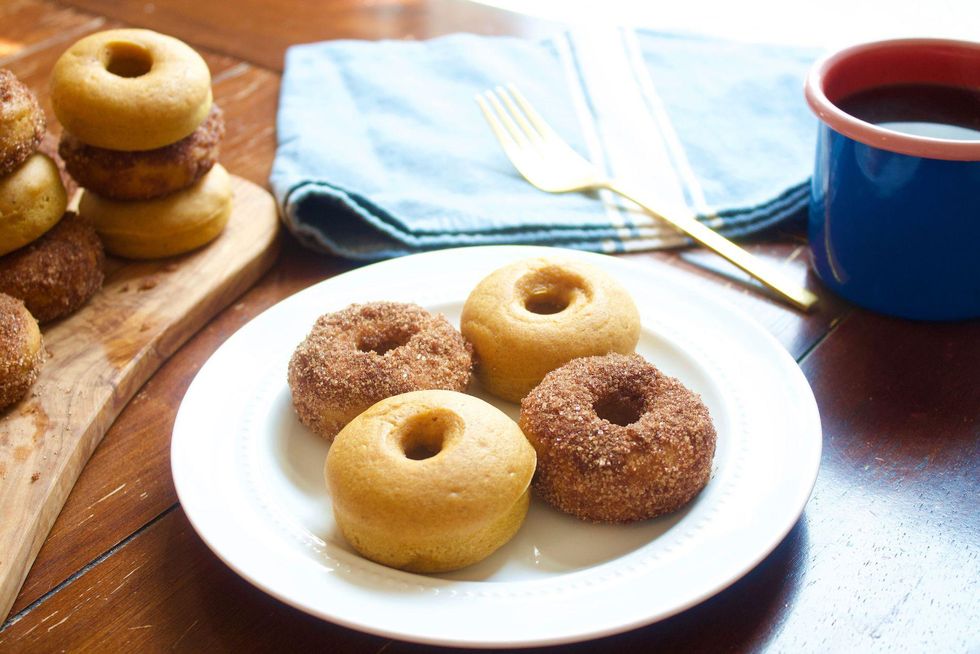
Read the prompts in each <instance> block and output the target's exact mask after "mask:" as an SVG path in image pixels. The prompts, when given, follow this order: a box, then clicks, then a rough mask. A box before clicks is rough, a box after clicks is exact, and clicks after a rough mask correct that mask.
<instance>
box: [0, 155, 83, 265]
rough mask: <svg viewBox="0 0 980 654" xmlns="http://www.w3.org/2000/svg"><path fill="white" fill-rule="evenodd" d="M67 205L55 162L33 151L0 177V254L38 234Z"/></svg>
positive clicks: (38, 236)
mask: <svg viewBox="0 0 980 654" xmlns="http://www.w3.org/2000/svg"><path fill="white" fill-rule="evenodd" d="M67 206H68V195H67V194H66V193H65V187H64V185H63V184H62V183H61V174H60V173H59V172H58V166H56V165H55V163H54V161H53V160H52V159H51V158H50V157H48V156H47V155H45V154H41V153H40V152H37V153H35V154H33V155H32V156H31V157H30V158H28V160H27V161H25V162H24V164H23V165H22V166H20V167H19V168H17V169H16V170H14V171H13V172H12V173H10V174H9V175H7V176H6V177H0V255H3V254H7V253H8V252H12V251H14V250H16V249H17V248H21V247H24V246H25V245H27V244H28V243H30V242H31V241H34V240H36V239H38V238H40V236H41V235H42V234H44V233H45V232H46V231H48V230H49V229H51V228H52V227H54V226H55V224H57V222H58V221H59V220H60V219H61V216H62V215H64V213H65V207H67Z"/></svg>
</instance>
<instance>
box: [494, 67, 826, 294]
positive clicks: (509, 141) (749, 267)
mask: <svg viewBox="0 0 980 654" xmlns="http://www.w3.org/2000/svg"><path fill="white" fill-rule="evenodd" d="M476 101H477V102H478V103H479V105H480V109H481V110H482V111H483V116H484V117H485V118H486V119H487V122H488V123H490V127H491V129H493V133H494V135H496V137H497V140H498V141H499V142H500V145H501V146H502V147H503V149H504V152H505V153H506V154H507V157H508V158H509V159H510V161H511V163H513V164H514V167H515V168H517V170H518V172H520V173H521V175H523V176H524V178H525V179H526V180H527V181H529V182H530V183H531V184H533V185H534V186H536V187H537V188H539V189H541V190H542V191H547V192H548V193H569V192H572V191H590V190H596V189H608V190H610V191H612V192H613V193H616V194H618V195H621V196H623V197H625V198H627V199H629V200H632V201H633V202H635V203H636V204H638V205H640V206H641V207H643V209H645V210H646V211H648V212H650V213H651V214H652V215H654V216H656V217H657V218H660V219H661V220H663V221H665V222H667V223H668V224H670V225H672V226H674V227H675V228H677V229H679V230H680V231H682V232H684V233H685V234H687V235H688V236H690V237H691V238H692V239H694V240H695V241H697V242H698V243H700V244H701V245H704V246H705V247H707V248H709V249H711V250H714V251H715V252H716V253H718V254H720V255H721V256H722V257H724V258H725V259H727V260H728V261H730V262H732V263H733V264H735V265H736V266H738V267H739V268H741V269H742V270H744V271H745V272H747V273H748V274H750V275H751V276H752V277H754V278H756V279H757V280H759V281H760V282H762V283H763V284H764V285H766V286H767V287H769V288H771V289H772V290H774V291H775V292H777V293H778V294H780V295H781V296H783V297H784V298H786V300H788V301H789V302H790V303H791V304H793V305H794V306H796V307H799V308H800V309H803V310H804V311H806V310H809V309H810V308H811V307H812V306H813V304H814V303H815V302H816V301H817V296H816V295H814V294H813V293H811V292H810V291H808V290H807V289H805V288H802V287H800V286H796V285H795V284H791V283H788V282H785V281H783V280H780V279H778V278H776V277H774V276H773V275H772V273H771V272H769V271H767V270H765V269H764V267H763V266H762V264H761V263H760V261H759V260H758V259H756V258H755V257H754V256H752V255H751V254H749V253H748V252H746V251H745V250H743V249H742V248H740V247H738V246H737V245H735V244H734V243H732V242H731V241H729V240H728V239H726V238H725V237H724V236H722V235H721V234H718V233H717V232H715V231H714V230H712V229H711V228H709V227H707V226H705V225H704V224H702V223H700V222H698V221H697V220H696V219H695V218H693V217H692V216H689V215H687V214H684V213H677V214H664V213H660V212H659V211H657V210H655V209H654V208H653V207H652V206H651V205H650V203H649V202H647V201H644V200H643V199H642V197H641V196H642V195H643V193H642V192H641V191H639V190H637V189H633V188H630V187H629V186H628V185H626V184H624V183H623V182H622V181H621V180H615V179H609V178H607V177H606V176H605V175H603V174H602V171H600V170H599V169H598V168H596V166H595V165H593V164H592V163H591V162H590V161H588V160H587V159H585V158H584V157H582V156H581V155H579V154H578V153H577V152H575V150H573V149H572V148H571V147H570V146H569V145H568V144H567V143H565V142H564V141H563V140H562V139H561V137H560V136H558V135H557V134H556V133H555V131H554V130H553V129H551V127H550V126H549V125H548V123H546V122H545V121H544V119H542V118H541V116H540V115H539V114H538V112H537V111H535V110H534V107H532V106H531V104H530V103H529V102H528V101H527V99H525V97H524V96H523V95H522V94H521V92H520V91H518V90H517V89H516V88H515V87H514V86H513V85H512V84H509V85H508V86H507V88H504V87H502V86H498V87H497V88H496V90H495V91H492V90H491V91H486V92H485V93H484V94H483V95H477V96H476Z"/></svg>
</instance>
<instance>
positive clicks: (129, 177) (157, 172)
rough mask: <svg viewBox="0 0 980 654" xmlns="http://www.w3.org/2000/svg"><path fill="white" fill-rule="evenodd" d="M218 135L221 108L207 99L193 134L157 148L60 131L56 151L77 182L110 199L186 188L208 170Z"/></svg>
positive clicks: (216, 149)
mask: <svg viewBox="0 0 980 654" xmlns="http://www.w3.org/2000/svg"><path fill="white" fill-rule="evenodd" d="M224 135H225V120H224V113H223V112H222V111H221V109H220V108H219V107H218V105H216V104H212V105H211V112H210V113H209V114H208V117H207V119H206V120H205V121H204V122H203V123H202V124H201V126H200V127H198V128H197V129H196V130H194V133H193V134H191V135H190V136H188V137H186V138H184V139H181V140H180V141H177V142H176V143H172V144H171V145H167V146H164V147H162V148H157V149H155V150H142V151H131V152H124V151H121V150H108V149H106V148H98V147H95V146H94V145H87V144H86V143H83V142H82V141H80V140H79V139H78V138H76V137H75V136H73V135H72V134H70V133H68V132H65V133H63V134H62V135H61V143H60V144H59V145H58V154H60V155H61V158H62V159H63V160H64V162H65V168H66V169H67V170H68V173H69V174H70V175H71V176H72V177H73V178H74V179H75V181H76V182H78V184H79V185H80V186H82V187H84V188H87V189H89V190H90V191H93V192H95V193H97V194H98V195H101V196H102V197H105V198H110V199H113V200H149V199H151V198H158V197H161V196H164V195H167V194H169V193H173V192H175V191H179V190H181V189H183V188H187V187H188V186H190V185H191V184H193V183H194V182H196V181H197V180H198V179H200V178H201V177H202V176H203V175H204V174H205V173H207V172H208V171H209V170H211V167H212V166H213V165H214V164H215V162H216V161H217V160H218V155H219V153H220V147H221V139H222V138H223V137H224Z"/></svg>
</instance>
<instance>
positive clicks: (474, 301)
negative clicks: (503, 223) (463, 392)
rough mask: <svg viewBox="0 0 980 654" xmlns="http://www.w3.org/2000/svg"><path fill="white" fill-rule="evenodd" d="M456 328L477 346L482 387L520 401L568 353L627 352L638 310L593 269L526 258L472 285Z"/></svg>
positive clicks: (571, 355)
mask: <svg viewBox="0 0 980 654" xmlns="http://www.w3.org/2000/svg"><path fill="white" fill-rule="evenodd" d="M460 331H461V332H462V333H463V336H464V337H465V338H466V339H467V340H468V341H470V343H472V344H473V348H474V349H475V350H476V355H477V368H476V375H477V378H478V379H479V380H480V383H481V384H483V386H484V388H486V389H487V390H488V391H490V392H491V393H493V394H494V395H496V396H497V397H500V398H503V399H505V400H510V401H511V402H518V401H520V399H521V398H522V397H524V396H525V395H526V394H527V392H528V391H530V390H531V389H532V388H534V387H535V386H537V384H538V382H540V381H541V379H542V378H543V377H544V376H545V375H546V374H547V373H549V372H551V371H552V370H554V369H555V368H557V367H559V366H561V365H562V364H564V363H567V362H568V361H571V360H572V359H575V358H578V357H584V356H590V355H597V354H606V353H608V352H619V353H621V354H627V353H630V352H632V351H633V349H634V348H635V347H636V343H637V341H638V340H639V338H640V314H639V312H638V311H637V309H636V305H635V304H634V303H633V299H632V298H631V297H630V296H629V294H628V293H627V292H626V289H624V288H623V287H622V286H620V284H619V283H618V282H617V281H616V280H614V279H613V278H612V277H610V276H609V275H608V274H606V273H605V272H603V271H602V270H599V269H598V268H595V267H593V266H590V265H588V264H584V263H579V262H577V261H565V260H560V259H550V258H545V259H528V260H524V261H518V262H516V263H512V264H510V265H508V266H504V267H503V268H500V269H498V270H496V271H494V272H493V273H491V274H490V275H488V276H487V277H486V278H484V279H483V280H482V281H481V282H480V283H479V284H477V286H476V288H474V289H473V291H472V292H471V293H470V295H469V297H467V298H466V303H465V304H464V305H463V314H462V317H461V319H460Z"/></svg>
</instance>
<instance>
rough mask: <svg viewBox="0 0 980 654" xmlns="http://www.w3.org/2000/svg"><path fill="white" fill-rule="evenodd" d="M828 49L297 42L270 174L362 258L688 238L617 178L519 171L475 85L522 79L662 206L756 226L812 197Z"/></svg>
mask: <svg viewBox="0 0 980 654" xmlns="http://www.w3.org/2000/svg"><path fill="white" fill-rule="evenodd" d="M818 54H819V53H818V52H816V51H813V50H803V49H797V48H787V47H783V46H780V47H776V46H764V45H750V44H736V43H730V42H724V41H718V40H713V39H707V38H695V37H690V36H679V35H665V34H658V33H650V32H636V31H632V30H626V29H613V30H588V31H578V32H575V31H573V32H568V33H565V34H562V35H561V36H559V37H556V38H551V39H548V40H540V41H531V40H523V39H518V38H509V37H484V36H476V35H470V34H457V35H452V36H447V37H443V38H438V39H434V40H430V41H379V42H365V41H331V42H324V43H314V44H308V45H298V46H293V47H291V48H290V49H289V50H288V51H287V53H286V66H285V72H284V75H283V79H282V89H281V95H280V99H279V115H278V121H277V129H278V149H277V151H276V157H275V161H274V164H273V169H272V174H271V180H270V181H271V184H272V187H273V189H274V191H275V194H276V197H277V200H278V201H279V203H280V206H281V213H282V217H283V220H284V222H285V224H286V226H287V227H288V228H289V229H290V230H291V231H292V232H293V233H294V234H295V235H296V236H297V237H298V238H299V239H300V240H301V241H302V242H303V243H304V244H306V245H308V246H310V247H313V248H316V249H319V250H322V251H325V252H329V253H332V254H337V255H341V256H344V257H348V258H351V259H360V260H375V259H383V258H388V257H394V256H399V255H404V254H409V253H412V252H419V251H424V250H431V249H439V248H446V247H456V246H466V245H486V244H503V243H531V244H548V245H559V246H564V247H573V248H581V249H587V250H594V251H601V252H620V251H634V250H643V249H656V248H664V247H672V246H677V245H681V244H684V243H685V242H686V241H685V239H684V237H682V236H680V235H679V234H677V233H676V232H675V231H674V230H672V229H671V228H668V227H665V226H664V225H662V224H661V223H659V222H658V221H657V220H656V219H655V218H653V217H651V216H650V215H648V214H647V213H646V212H643V211H642V210H640V209H639V208H638V207H636V206H635V205H632V204H631V203H629V202H627V201H624V200H621V199H619V198H617V197H615V196H612V195H611V194H608V193H606V192H600V193H569V194H562V195H551V194H547V193H544V192H542V191H538V190H537V189H535V188H534V187H532V186H531V185H530V184H528V183H527V182H526V181H525V180H524V179H523V178H521V177H520V176H519V174H518V173H517V172H516V170H515V169H514V168H513V166H512V165H511V164H510V162H509V161H508V160H507V158H506V157H505V155H504V153H503V151H502V150H501V148H500V146H499V145H498V144H497V142H496V140H495V139H494V137H493V135H492V133H491V131H490V129H489V128H488V126H487V124H486V123H485V121H484V119H483V117H482V115H481V113H480V110H479V108H478V106H477V104H476V102H475V101H474V96H475V94H477V93H479V92H480V91H482V90H484V89H488V88H492V87H494V86H496V85H499V84H503V83H513V84H515V85H516V86H517V87H518V88H519V89H520V90H521V91H522V92H523V94H524V95H525V96H526V97H527V98H528V100H530V101H531V103H532V104H533V105H535V106H536V108H537V109H538V111H539V112H540V113H541V114H542V115H543V117H544V118H545V119H546V120H547V121H548V122H549V123H551V125H552V126H553V127H554V128H555V130H556V131H557V132H558V133H559V134H560V135H561V136H563V137H564V138H565V139H566V140H567V141H568V142H569V143H570V144H571V145H572V147H574V148H575V149H576V150H577V151H578V152H579V153H580V154H583V155H585V156H586V157H588V158H589V159H591V160H592V161H593V162H595V163H596V164H597V165H599V166H601V167H602V168H603V169H604V170H605V171H606V172H607V173H609V174H610V175H614V176H617V177H621V178H628V179H629V180H631V181H632V182H634V183H638V184H640V185H642V186H643V187H644V188H646V189H649V191H650V193H651V195H652V197H654V198H657V199H658V200H657V201H658V203H660V204H659V207H660V208H662V209H663V212H666V211H685V212H689V213H691V214H693V215H696V216H697V217H698V218H699V219H701V220H703V221H704V222H706V223H707V224H709V225H711V226H712V227H714V228H715V229H717V230H718V231H720V232H722V233H723V234H726V235H728V236H730V237H738V236H744V235H746V234H751V233H753V232H756V231H759V230H761V229H765V228H767V227H769V226H771V225H774V224H776V223H778V222H780V221H783V220H786V219H789V218H792V217H794V216H799V215H800V213H801V212H802V211H803V210H804V209H805V206H806V203H807V191H808V189H807V180H808V177H809V171H810V169H811V167H812V165H813V148H814V141H815V134H816V127H815V119H814V118H813V117H812V116H811V114H810V112H809V110H808V109H807V108H806V106H805V103H804V100H803V93H802V84H803V79H804V77H805V75H806V71H807V69H808V68H809V66H810V64H811V63H812V61H813V60H814V59H815V58H816V56H817V55H818Z"/></svg>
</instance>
